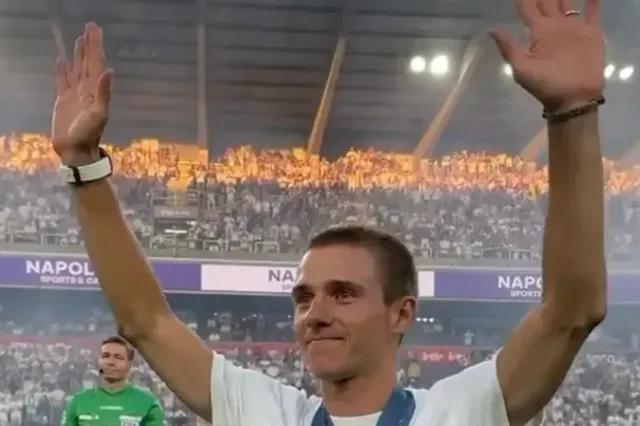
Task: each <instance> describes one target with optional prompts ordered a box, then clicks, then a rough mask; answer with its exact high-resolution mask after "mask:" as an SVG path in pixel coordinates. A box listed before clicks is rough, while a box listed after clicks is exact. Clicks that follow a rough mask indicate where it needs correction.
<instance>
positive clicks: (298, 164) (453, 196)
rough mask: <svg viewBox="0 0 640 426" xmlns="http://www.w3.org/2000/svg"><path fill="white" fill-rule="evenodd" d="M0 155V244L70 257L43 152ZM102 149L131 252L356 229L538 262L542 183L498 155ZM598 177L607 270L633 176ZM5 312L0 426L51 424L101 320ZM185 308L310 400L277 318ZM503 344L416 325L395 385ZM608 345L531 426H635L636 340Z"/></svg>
mask: <svg viewBox="0 0 640 426" xmlns="http://www.w3.org/2000/svg"><path fill="white" fill-rule="evenodd" d="M1 142H2V143H0V185H1V187H0V197H1V198H0V201H1V203H0V209H1V210H0V239H2V238H4V241H5V242H16V243H36V244H52V245H56V244H78V243H80V242H81V236H80V232H79V228H78V225H77V223H76V221H75V220H74V218H73V214H72V213H70V210H71V209H72V205H71V203H72V200H71V198H70V197H69V191H68V189H67V188H66V186H65V185H63V184H62V183H61V181H60V180H59V179H58V178H57V173H56V167H57V164H58V163H57V159H56V157H55V155H54V154H53V153H52V152H51V149H50V147H49V142H48V140H47V139H46V137H44V136H42V135H36V134H21V135H9V136H7V137H5V138H3V139H2V141H1ZM107 148H108V150H109V151H110V152H111V155H112V157H113V161H114V163H115V166H116V170H117V171H116V176H115V177H114V183H115V185H116V187H117V189H118V194H119V197H120V199H121V202H122V204H123V208H124V210H125V213H126V215H127V217H128V219H129V220H130V223H131V225H132V227H133V229H134V230H135V232H136V235H137V236H138V237H139V239H140V240H141V241H142V242H143V244H144V245H145V246H147V247H157V248H162V247H171V246H172V244H173V245H175V238H176V237H175V234H172V233H169V232H167V230H168V229H178V228H180V229H183V230H184V231H185V233H184V235H183V236H182V237H181V238H183V240H184V241H183V242H184V244H185V245H186V247H189V248H192V249H200V250H216V251H225V250H232V251H250V252H258V254H259V253H260V252H267V251H268V252H272V251H273V252H285V253H291V252H293V253H295V252H299V251H300V250H302V249H304V245H305V243H306V241H307V239H308V236H309V235H311V234H313V233H315V232H316V231H318V230H320V229H323V228H326V227H327V226H329V225H333V224H336V223H349V222H357V223H364V224H368V225H375V226H379V227H382V228H384V229H386V230H388V231H390V232H392V233H394V234H395V235H397V236H399V237H400V238H401V239H402V240H403V241H404V242H405V243H406V244H407V245H408V246H409V247H410V248H411V249H412V250H413V252H414V253H415V254H416V256H430V257H453V258H476V257H485V258H496V257H497V258H505V257H509V258H523V259H526V258H532V257H535V256H538V255H539V251H540V241H541V232H542V228H543V217H544V210H545V202H546V196H545V195H546V192H547V170H546V169H545V168H541V167H538V166H536V165H534V164H530V163H526V162H523V161H521V160H520V159H518V158H513V157H508V156H506V155H489V154H479V153H465V152H462V153H457V154H452V155H450V156H447V157H443V158H440V159H438V160H424V161H422V162H421V163H420V164H418V165H417V166H416V164H414V163H413V160H412V158H410V157H407V156H403V155H398V154H389V153H381V152H376V151H373V150H371V151H353V150H351V151H348V152H347V153H346V154H345V155H344V156H343V157H341V158H338V159H336V160H333V161H328V160H324V159H321V158H317V157H307V156H306V155H305V153H304V152H301V151H298V150H282V151H280V150H272V151H260V152H256V151H254V150H253V149H251V148H250V147H239V148H236V149H233V150H229V151H228V152H227V153H226V154H225V155H224V156H222V157H220V158H218V159H215V160H213V161H210V160H209V159H208V158H204V159H203V158H202V155H200V154H198V155H196V156H195V157H194V156H191V158H190V159H189V160H188V161H187V160H185V157H186V156H185V155H183V154H181V152H180V147H179V146H177V145H162V144H159V143H158V142H157V141H154V140H142V141H137V142H135V143H133V144H132V145H131V146H129V147H127V148H115V147H107ZM205 157H206V155H205ZM605 169H606V175H607V191H608V202H609V206H608V245H609V254H610V256H611V257H612V258H615V259H620V260H628V259H637V258H638V257H639V256H638V255H639V254H640V244H638V241H639V237H640V226H638V225H639V224H640V205H638V204H637V203H636V201H635V200H634V198H635V197H636V195H637V193H638V188H640V171H639V170H635V169H625V168H622V167H619V166H618V165H617V164H615V163H613V162H609V161H605ZM180 194H183V195H185V196H184V197H182V196H181V195H180ZM158 205H161V206H165V207H167V208H178V207H181V208H183V209H182V210H181V211H186V212H187V213H189V214H190V213H191V210H190V208H191V207H194V206H195V207H196V212H197V219H196V220H192V218H190V217H187V218H183V219H181V220H176V218H175V217H174V218H167V217H164V216H163V217H159V216H158V215H157V214H156V213H155V210H154V207H156V206H158ZM169 210H170V209H169ZM177 210H179V209H177ZM165 211H168V210H165ZM183 227H185V228H183ZM172 238H173V240H172ZM82 293H85V292H82ZM13 297H14V296H11V297H9V296H3V298H0V425H5V424H8V425H34V426H36V425H54V424H59V418H60V413H61V409H62V407H63V406H64V403H65V398H66V397H67V396H68V394H69V393H70V392H73V391H74V390H77V389H78V388H79V387H81V386H86V385H91V384H94V383H96V381H97V372H96V367H95V361H96V352H95V351H96V349H97V346H96V342H97V341H98V339H100V338H102V337H104V336H105V335H107V334H109V333H112V332H113V331H114V330H113V319H112V318H111V316H110V315H108V314H107V313H105V312H106V311H105V310H104V309H102V308H98V307H97V306H94V305H95V303H93V302H87V303H75V304H74V305H73V307H72V308H67V309H65V308H61V307H60V306H58V307H57V308H54V307H51V306H50V303H51V298H50V297H47V298H46V303H44V304H42V303H40V304H37V303H33V300H31V299H30V300H29V301H25V300H22V301H21V302H20V301H18V302H16V301H15V300H13V299H11V298H13ZM30 297H33V296H30ZM195 305H197V303H195V302H194V306H191V305H189V309H185V310H184V311H182V310H181V311H179V315H180V317H181V318H182V319H183V320H184V321H185V322H186V323H187V324H189V326H190V327H191V328H192V329H194V330H195V331H196V332H198V334H200V335H201V336H202V337H203V338H204V339H205V340H207V341H209V342H210V343H211V344H212V345H214V346H216V347H217V348H218V349H219V350H221V351H223V352H225V353H226V354H227V355H228V356H229V357H231V358H232V359H234V360H235V361H236V362H237V363H239V364H242V365H244V366H246V367H247V368H251V369H255V370H260V371H263V372H264V373H265V374H268V375H271V376H273V377H277V378H278V379H280V380H282V381H283V382H285V383H288V384H291V385H294V386H298V387H300V388H303V389H305V390H306V391H308V392H314V391H315V387H314V382H313V380H312V379H311V378H310V377H309V376H308V375H307V374H306V372H305V369H304V365H303V362H302V359H301V357H300V354H299V352H298V351H297V349H296V348H295V345H294V344H293V343H292V339H293V336H292V333H291V323H290V318H288V317H286V315H285V316H282V315H280V316H275V317H274V316H273V315H270V314H269V315H267V314H252V315H248V314H246V312H244V311H243V312H244V313H238V312H234V311H233V309H232V308H229V310H227V311H224V310H223V311H218V312H217V313H216V314H215V315H214V314H211V315H210V317H207V315H208V314H209V313H210V312H211V311H210V310H209V311H207V308H206V306H204V305H202V304H200V305H199V306H200V308H198V307H196V306H195ZM230 306H231V305H230ZM198 309H200V310H201V311H202V310H203V309H204V311H203V312H199V313H198V312H197V311H198ZM478 327H479V326H478ZM505 331H506V329H505ZM503 337H504V335H503V334H500V333H498V334H496V332H495V331H494V330H491V331H489V330H483V329H480V328H467V329H462V330H461V329H455V328H452V327H450V326H447V325H442V324H440V323H438V322H437V321H436V322H432V321H426V322H422V323H420V322H419V323H418V324H417V326H416V328H415V329H414V330H413V331H412V333H410V334H409V335H407V336H406V339H405V344H406V346H407V349H406V350H404V351H403V352H402V354H401V362H400V363H399V365H400V366H401V370H400V371H399V372H398V378H399V380H401V381H403V382H404V383H405V384H407V385H411V386H429V385H431V384H432V383H433V382H434V381H435V380H437V379H440V378H442V377H446V376H447V375H449V374H453V373H455V372H458V371H460V370H461V369H463V368H465V367H466V366H468V365H470V364H473V363H474V362H478V361H481V360H483V359H486V358H487V357H489V356H491V355H492V354H493V353H494V352H495V350H496V349H497V348H498V347H499V345H500V344H501V342H502V339H503ZM623 340H625V341H628V342H627V344H623V345H622V346H621V347H617V349H616V352H615V354H614V353H613V352H606V351H605V352H604V353H603V352H602V351H600V352H599V353H598V354H596V353H590V354H585V355H583V356H581V357H580V358H579V359H578V360H577V361H576V364H575V366H574V368H573V369H572V371H571V373H570V374H569V375H568V377H567V379H566V381H565V384H564V385H563V387H562V389H561V390H560V391H559V392H558V394H557V395H556V396H555V397H554V399H553V401H552V402H551V403H550V404H549V407H548V409H547V412H546V419H547V424H550V425H588V426H600V425H605V424H621V425H622V424H625V425H626V424H631V422H638V419H640V393H639V392H637V389H638V385H639V384H640V358H639V357H638V355H637V354H638V353H639V352H638V350H639V348H638V340H639V339H638V336H626V337H625V338H624V339H623ZM425 344H428V345H430V346H421V345H425ZM621 348H622V349H621ZM443 361H446V362H443ZM132 378H133V380H134V382H136V383H139V384H141V385H143V386H146V387H149V388H150V389H152V390H153V392H154V393H155V394H156V395H158V397H159V398H160V399H161V401H162V403H163V405H164V408H165V411H166V413H167V418H168V420H169V424H171V425H191V424H194V421H195V420H194V417H193V415H191V414H190V413H189V411H188V410H187V409H186V408H185V407H184V406H183V405H182V404H181V403H180V402H179V401H178V400H177V399H176V398H175V397H174V396H173V395H172V394H171V393H170V392H169V391H168V390H167V389H166V387H165V386H164V384H163V383H162V382H161V381H159V380H158V378H157V377H156V376H155V375H154V374H153V372H152V371H151V370H150V369H149V368H148V366H146V365H145V364H144V363H143V362H141V361H140V360H138V361H137V362H136V365H135V368H134V373H133V376H132ZM633 424H636V423H633Z"/></svg>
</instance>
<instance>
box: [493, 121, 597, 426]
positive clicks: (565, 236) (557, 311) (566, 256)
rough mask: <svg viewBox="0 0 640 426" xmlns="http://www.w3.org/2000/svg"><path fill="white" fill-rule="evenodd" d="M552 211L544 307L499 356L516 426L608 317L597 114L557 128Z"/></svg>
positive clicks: (552, 143) (552, 135) (552, 148)
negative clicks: (605, 316)
mask: <svg viewBox="0 0 640 426" xmlns="http://www.w3.org/2000/svg"><path fill="white" fill-rule="evenodd" d="M549 181H550V182H549V183H550V185H549V186H550V193H549V213H548V217H547V221H546V228H545V236H544V248H543V251H544V252H543V261H542V262H543V265H542V269H543V281H544V284H543V296H542V303H541V304H540V305H539V306H538V307H536V308H534V309H533V310H532V311H531V312H529V314H528V315H527V316H526V317H525V318H524V320H523V321H522V322H521V323H520V325H519V326H518V328H517V329H516V330H515V332H514V333H513V334H512V335H511V337H510V338H509V340H508V341H507V343H506V344H505V346H504V348H503V350H502V351H501V352H500V353H499V354H498V361H497V368H498V380H499V382H500V386H501V388H502V391H503V395H504V398H505V403H506V408H507V413H508V415H509V418H510V420H511V421H512V424H523V423H524V422H526V421H527V420H528V419H529V418H531V417H532V416H534V415H535V414H536V413H537V412H538V411H539V410H540V409H541V408H542V407H543V406H544V405H546V404H547V402H548V401H549V400H550V399H551V397H552V396H553V394H554V393H555V391H556V390H557V389H558V387H559V386H560V384H561V382H562V380H563V379H564V377H565V375H566V373H567V371H568V370H569V368H570V367H571V364H572V363H573V360H574V358H575V356H576V354H577V353H578V351H579V350H580V347H581V346H582V344H583V342H584V340H585V339H586V338H587V336H588V335H589V332H590V331H591V330H592V329H593V328H594V327H595V326H596V325H597V324H598V323H599V322H600V321H602V319H603V318H604V315H605V310H606V286H605V283H606V273H605V261H604V232H603V204H604V201H603V180H602V155H601V153H600V139H599V137H598V113H597V112H596V111H593V112H590V113H589V114H587V115H585V116H583V117H579V118H574V119H572V120H571V121H569V122H567V123H565V124H559V125H549Z"/></svg>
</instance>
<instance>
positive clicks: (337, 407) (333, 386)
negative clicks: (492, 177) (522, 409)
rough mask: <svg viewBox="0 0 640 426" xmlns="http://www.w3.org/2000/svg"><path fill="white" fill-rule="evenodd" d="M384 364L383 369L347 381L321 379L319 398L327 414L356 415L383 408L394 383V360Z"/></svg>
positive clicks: (370, 412) (339, 415)
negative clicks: (320, 396)
mask: <svg viewBox="0 0 640 426" xmlns="http://www.w3.org/2000/svg"><path fill="white" fill-rule="evenodd" d="M384 364H386V365H387V367H386V368H384V369H378V370H377V371H375V372H373V373H372V374H370V375H366V376H362V377H355V378H353V379H350V380H348V381H346V382H339V383H334V382H329V381H323V382H322V383H321V389H322V400H323V403H324V406H325V407H326V409H327V411H328V412H329V414H330V415H332V416H338V417H356V416H364V415H367V414H373V413H377V412H378V411H382V409H383V408H384V406H385V404H386V403H387V400H388V399H389V395H390V394H391V392H392V391H393V387H394V386H395V385H396V366H395V363H384Z"/></svg>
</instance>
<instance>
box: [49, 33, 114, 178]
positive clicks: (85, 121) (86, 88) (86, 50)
mask: <svg viewBox="0 0 640 426" xmlns="http://www.w3.org/2000/svg"><path fill="white" fill-rule="evenodd" d="M105 65H106V60H105V55H104V49H103V46H102V30H101V29H100V28H99V27H98V26H97V25H95V24H93V23H90V24H87V25H86V27H85V32H84V34H83V35H82V36H81V37H79V38H78V40H77V41H76V46H75V54H74V60H73V64H71V65H70V64H67V63H66V62H65V61H64V60H62V59H58V63H57V73H56V101H55V104H54V107H53V119H52V124H51V142H52V145H53V149H54V150H55V151H56V153H57V154H58V155H59V156H60V158H61V160H62V162H63V163H64V164H67V165H81V164H80V163H83V162H90V161H89V159H90V156H91V154H92V153H95V152H97V150H98V143H99V142H100V138H101V136H102V132H103V131H104V127H105V125H106V123H107V118H108V109H109V108H108V107H109V99H110V95H111V77H112V74H113V73H112V71H111V70H108V69H106V68H105Z"/></svg>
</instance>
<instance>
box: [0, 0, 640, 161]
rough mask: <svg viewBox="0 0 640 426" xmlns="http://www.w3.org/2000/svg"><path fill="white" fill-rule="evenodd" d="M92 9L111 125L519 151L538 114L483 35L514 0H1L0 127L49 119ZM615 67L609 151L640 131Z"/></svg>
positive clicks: (625, 48)
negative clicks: (58, 60) (105, 69)
mask: <svg viewBox="0 0 640 426" xmlns="http://www.w3.org/2000/svg"><path fill="white" fill-rule="evenodd" d="M622 3H623V2H615V5H614V3H613V2H606V4H605V2H604V1H603V2H602V7H603V8H605V10H604V11H603V15H604V21H605V22H604V28H605V30H606V33H607V40H608V46H609V55H610V61H611V63H612V64H613V65H614V66H616V67H618V68H617V69H616V72H617V70H618V69H619V67H621V66H626V65H630V66H633V65H636V64H640V54H639V53H638V52H639V51H638V50H637V41H638V36H637V35H636V31H635V28H634V23H635V22H638V18H639V17H640V16H639V15H640V13H639V12H638V9H639V8H640V4H639V3H638V2H637V1H634V2H624V5H622ZM619 4H620V5H621V6H618V5H619ZM87 21H94V22H97V23H98V24H99V25H100V26H101V27H102V28H103V30H104V37H105V46H106V51H107V57H108V60H109V64H110V66H111V67H112V68H114V70H115V72H116V79H115V93H114V96H113V98H112V104H113V105H112V112H111V123H110V125H109V128H108V134H107V139H108V140H110V141H111V140H114V141H122V142H124V141H127V140H130V139H132V138H135V137H143V136H149V137H158V138H160V139H163V140H168V141H188V142H194V141H198V142H200V143H202V144H207V145H208V146H209V148H210V151H211V152H212V153H215V154H219V153H221V152H223V151H224V150H225V149H226V148H227V147H229V146H232V145H238V144H252V145H255V146H257V147H261V148H286V147H292V146H298V147H305V146H310V147H311V148H312V150H313V151H314V152H319V153H321V154H323V155H326V156H329V157H335V156H337V155H340V154H342V153H344V151H345V150H346V149H348V148H349V147H357V148H365V147H369V146H373V147H376V148H378V149H383V150H394V151H399V152H405V153H412V152H414V150H415V149H416V146H418V142H419V141H421V140H426V139H432V142H431V143H430V144H426V145H425V146H426V148H424V147H423V148H424V149H423V150H422V151H424V152H421V154H424V155H442V154H446V153H447V152H450V151H459V150H465V149H466V150H471V151H475V150H485V151H491V152H509V153H513V154H517V153H521V152H523V150H524V152H527V151H526V150H525V147H526V146H527V144H528V143H529V142H530V141H531V140H532V139H535V138H534V137H535V136H536V134H538V133H539V132H540V130H541V129H542V124H543V123H542V120H541V119H540V115H539V114H540V110H539V106H538V105H537V104H536V103H535V101H533V100H532V99H530V98H529V96H528V95H527V94H526V93H524V92H523V91H522V90H521V89H520V88H518V87H517V85H516V84H514V82H513V81H512V80H511V79H510V77H509V76H508V75H505V74H504V73H502V72H501V69H502V67H503V63H502V61H501V59H500V58H499V55H498V53H497V51H496V49H495V47H494V46H493V45H492V44H491V42H490V41H489V40H488V39H487V37H486V32H487V29H488V28H489V27H490V26H493V25H504V26H508V27H517V20H516V16H515V13H514V11H513V6H512V2H511V1H510V0H483V1H477V0H476V1H474V0H447V1H445V0H429V1H420V0H146V1H142V0H111V1H99V0H29V1H20V0H3V1H1V2H0V89H1V93H2V95H1V96H2V98H1V99H2V101H3V102H2V104H1V105H2V108H1V109H0V130H1V131H10V130H15V131H28V130H31V131H46V130H48V126H49V120H50V111H51V104H52V101H53V77H52V75H53V69H54V61H55V57H56V56H57V55H58V54H63V55H67V56H69V55H72V51H73V40H74V38H75V37H76V36H77V35H79V34H80V33H81V32H82V28H83V25H84V23H85V22H87ZM439 54H443V55H447V56H448V58H449V67H450V72H449V73H448V74H447V75H442V76H436V75H432V74H430V73H429V72H425V73H421V74H413V73H411V72H410V71H409V62H410V59H411V58H412V57H413V56H414V55H421V56H422V57H424V58H425V61H426V63H427V64H428V62H429V61H430V60H432V59H433V58H434V57H435V56H436V55H439ZM427 71H428V70H427ZM612 77H614V78H612V81H611V84H610V87H609V89H608V98H609V105H608V106H607V107H606V108H605V109H604V112H603V115H604V120H603V122H604V129H603V134H604V138H605V142H606V143H605V151H606V152H605V153H606V154H607V155H610V156H613V157H616V158H618V157H621V156H622V155H623V154H624V153H625V152H627V151H628V150H629V149H630V148H631V147H632V146H633V145H634V144H635V142H636V141H637V140H638V139H640V125H639V124H638V121H639V120H637V119H636V118H635V109H636V106H637V105H638V102H639V101H638V99H640V98H639V97H638V96H637V95H638V94H639V92H640V90H639V87H640V79H638V78H635V79H634V78H631V79H629V80H628V81H625V82H622V81H619V79H617V78H615V77H616V73H615V72H614V73H613V74H612ZM446 106H448V107H450V108H449V110H448V111H445V108H443V107H446ZM436 117H438V120H434V119H435V118H436ZM534 142H535V141H534ZM538 142H541V143H539V144H538V148H542V149H538V150H535V149H534V148H536V145H535V143H534V144H532V145H530V146H529V149H530V151H529V152H528V154H530V155H531V156H532V158H537V157H538V156H539V155H540V154H541V153H543V152H544V138H542V139H540V138H539V140H538Z"/></svg>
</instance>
